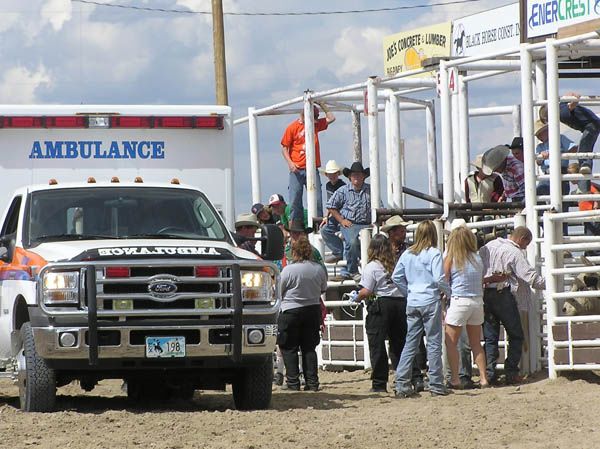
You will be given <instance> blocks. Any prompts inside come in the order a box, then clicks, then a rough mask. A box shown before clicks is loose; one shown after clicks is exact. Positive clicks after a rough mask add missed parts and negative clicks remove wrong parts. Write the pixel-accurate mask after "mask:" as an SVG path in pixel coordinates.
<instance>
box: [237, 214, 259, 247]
mask: <svg viewBox="0 0 600 449" xmlns="http://www.w3.org/2000/svg"><path fill="white" fill-rule="evenodd" d="M259 226H260V223H259V222H258V218H256V215H254V214H239V215H238V216H237V219H236V220H235V234H234V235H233V238H234V240H235V241H236V243H237V244H238V246H239V247H240V248H242V249H245V250H246V251H250V252H251V253H254V254H257V255H258V252H257V251H256V248H255V246H256V241H255V240H249V239H253V238H254V236H255V235H256V230H257V229H258V228H259Z"/></svg>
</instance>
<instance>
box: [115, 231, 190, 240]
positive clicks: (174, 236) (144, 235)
mask: <svg viewBox="0 0 600 449" xmlns="http://www.w3.org/2000/svg"><path fill="white" fill-rule="evenodd" d="M123 238H128V239H199V238H201V237H200V236H197V237H196V234H192V233H191V232H186V233H185V235H182V234H167V233H160V234H157V233H140V234H129V235H125V236H123Z"/></svg>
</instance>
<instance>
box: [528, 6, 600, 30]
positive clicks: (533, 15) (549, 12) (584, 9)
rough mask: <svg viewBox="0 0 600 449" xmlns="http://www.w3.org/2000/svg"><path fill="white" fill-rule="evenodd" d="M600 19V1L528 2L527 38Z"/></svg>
mask: <svg viewBox="0 0 600 449" xmlns="http://www.w3.org/2000/svg"><path fill="white" fill-rule="evenodd" d="M599 18H600V0H527V38H532V37H538V36H546V35H548V34H554V33H556V32H557V31H558V29H559V28H562V27H565V26H568V25H574V24H576V23H581V22H587V21H588V20H594V19H599Z"/></svg>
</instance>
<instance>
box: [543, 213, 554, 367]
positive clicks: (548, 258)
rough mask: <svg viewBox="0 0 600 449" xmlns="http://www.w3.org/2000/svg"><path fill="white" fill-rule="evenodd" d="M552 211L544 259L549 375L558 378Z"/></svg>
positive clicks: (546, 223) (547, 218) (546, 218)
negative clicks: (555, 360)
mask: <svg viewBox="0 0 600 449" xmlns="http://www.w3.org/2000/svg"><path fill="white" fill-rule="evenodd" d="M551 214H552V211H548V212H546V213H544V234H545V235H544V259H545V262H546V273H548V275H547V277H546V294H547V296H546V329H547V331H548V340H547V341H548V348H547V353H548V377H549V378H550V379H556V368H555V363H554V333H553V331H552V326H554V319H555V318H556V299H554V297H553V296H554V294H555V293H556V292H557V286H556V276H557V275H555V274H552V270H554V269H555V268H556V265H557V264H556V256H555V253H554V252H553V251H552V245H554V243H555V236H556V229H557V228H556V226H555V225H556V223H554V222H553V221H552V220H550V216H551Z"/></svg>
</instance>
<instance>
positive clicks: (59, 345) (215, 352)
mask: <svg viewBox="0 0 600 449" xmlns="http://www.w3.org/2000/svg"><path fill="white" fill-rule="evenodd" d="M233 331H234V329H233V328H232V327H231V326H227V327H224V326H202V327H199V326H177V327H175V326H174V327H168V328H166V327H162V326H160V327H148V326H143V327H141V326H140V327H137V326H136V327H118V328H115V327H110V328H98V330H97V337H98V346H97V349H98V358H99V359H100V360H102V359H123V358H145V357H147V354H146V337H163V336H169V337H184V338H185V357H186V358H196V357H199V358H204V357H223V356H232V355H233V351H234V345H233V344H232V338H233ZM261 335H262V338H261ZM33 336H34V340H35V347H36V350H37V352H38V353H39V355H40V356H41V357H42V358H44V359H86V360H87V359H89V357H90V345H89V331H88V328H87V327H38V328H33ZM276 336H277V326H276V325H273V324H268V325H254V324H252V325H244V326H243V327H242V344H241V355H242V356H251V355H260V354H269V353H271V352H272V350H273V348H274V347H275V342H276Z"/></svg>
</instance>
